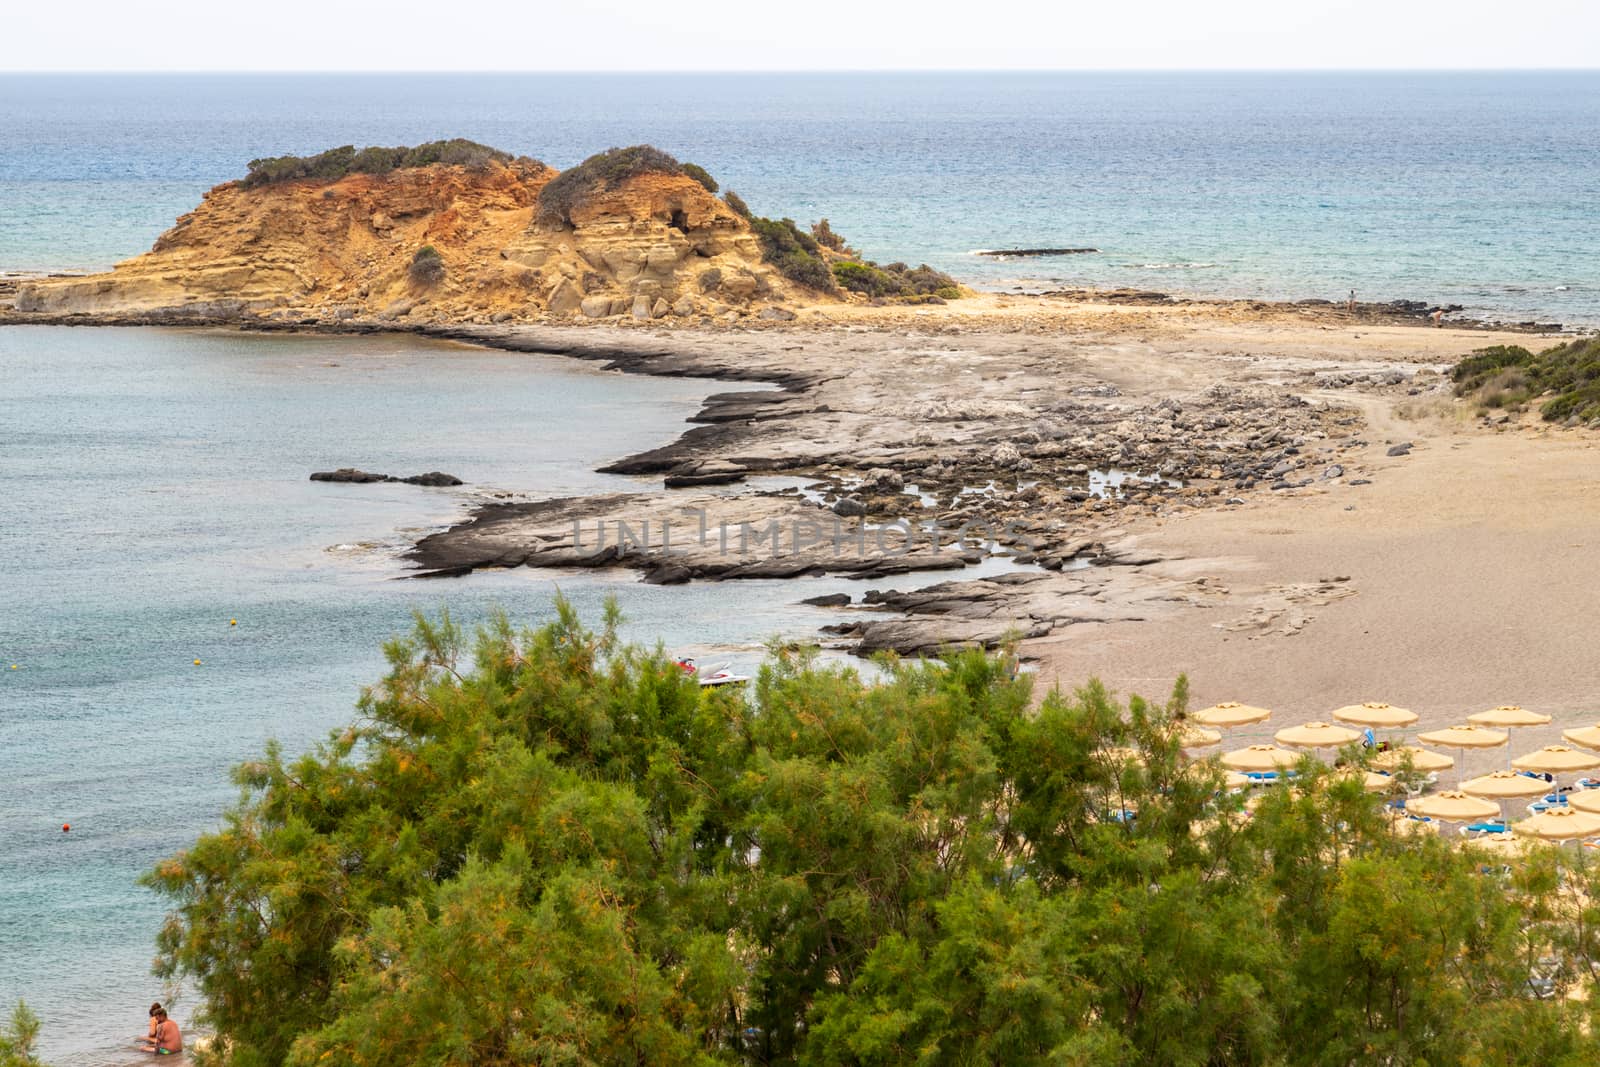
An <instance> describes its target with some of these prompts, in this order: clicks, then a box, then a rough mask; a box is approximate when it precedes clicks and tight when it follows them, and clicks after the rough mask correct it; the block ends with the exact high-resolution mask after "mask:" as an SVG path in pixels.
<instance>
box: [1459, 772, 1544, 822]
mask: <svg viewBox="0 0 1600 1067" xmlns="http://www.w3.org/2000/svg"><path fill="white" fill-rule="evenodd" d="M1460 788H1461V791H1462V792H1463V793H1465V794H1467V795H1468V796H1473V797H1482V798H1483V799H1484V800H1492V801H1494V802H1495V803H1497V804H1499V805H1500V821H1501V822H1504V821H1505V817H1506V806H1505V802H1506V801H1508V800H1515V799H1517V798H1518V797H1536V796H1544V794H1546V793H1548V792H1549V791H1550V783H1549V782H1546V781H1544V780H1543V779H1540V778H1530V777H1528V776H1527V775H1526V774H1518V773H1517V772H1515V771H1495V772H1493V773H1492V774H1484V775H1480V776H1478V777H1477V778H1473V779H1471V780H1469V781H1466V782H1462V783H1461V787H1460Z"/></svg>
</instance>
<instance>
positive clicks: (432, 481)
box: [311, 467, 465, 487]
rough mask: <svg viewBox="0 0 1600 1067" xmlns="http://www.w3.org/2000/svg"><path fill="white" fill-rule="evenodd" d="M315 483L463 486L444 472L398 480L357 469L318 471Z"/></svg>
mask: <svg viewBox="0 0 1600 1067" xmlns="http://www.w3.org/2000/svg"><path fill="white" fill-rule="evenodd" d="M311 480H312V481H314V482H353V483H359V484H365V483H368V482H405V483H406V484H407V485H426V486H435V487H448V486H455V485H463V484H465V483H463V482H462V481H461V479H460V478H457V477H456V476H455V475H453V474H446V473H444V472H443V471H429V472H428V473H426V474H413V475H412V476H411V477H409V478H396V477H395V476H394V475H392V474H374V473H373V472H371V471H364V470H358V469H357V468H355V467H340V468H339V469H338V470H336V471H317V472H316V473H314V474H312V475H311Z"/></svg>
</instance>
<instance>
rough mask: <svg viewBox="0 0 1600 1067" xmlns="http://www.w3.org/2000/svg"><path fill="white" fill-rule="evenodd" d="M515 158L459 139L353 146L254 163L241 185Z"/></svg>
mask: <svg viewBox="0 0 1600 1067" xmlns="http://www.w3.org/2000/svg"><path fill="white" fill-rule="evenodd" d="M512 158H513V157H512V155H511V153H509V152H502V151H500V150H499V149H498V148H490V147H489V146H488V145H481V144H478V143H477V142H475V141H467V140H463V139H462V138H459V137H457V138H453V139H451V140H448V141H429V142H427V143H426V144H419V145H417V146H416V147H415V148H405V147H400V148H380V147H376V146H374V147H370V148H363V149H361V150H360V151H357V150H356V148H355V146H354V145H342V146H340V147H339V148H330V149H328V150H327V151H326V152H319V153H317V154H316V155H314V156H272V157H269V158H266V159H252V160H251V161H250V170H249V173H248V174H246V175H245V177H244V178H242V179H241V180H240V182H239V184H240V185H242V186H244V187H245V188H246V189H254V188H257V187H258V186H262V185H271V184H274V183H276V182H287V181H296V180H298V179H301V178H311V179H315V180H317V181H337V180H338V179H340V178H343V177H345V176H346V175H348V174H388V173H389V172H391V171H395V170H401V169H404V168H409V167H429V166H432V165H434V164H435V163H444V164H450V165H455V166H463V167H481V166H485V165H487V164H488V163H491V162H499V163H510V162H511V161H512Z"/></svg>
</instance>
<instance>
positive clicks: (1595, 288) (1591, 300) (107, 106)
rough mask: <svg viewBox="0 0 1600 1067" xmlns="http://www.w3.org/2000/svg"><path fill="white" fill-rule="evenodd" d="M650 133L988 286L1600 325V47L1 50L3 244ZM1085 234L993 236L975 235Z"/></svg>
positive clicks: (19, 261) (60, 243) (737, 180)
mask: <svg viewBox="0 0 1600 1067" xmlns="http://www.w3.org/2000/svg"><path fill="white" fill-rule="evenodd" d="M451 136H463V137H469V138H472V139H474V140H478V141H482V142H485V143H487V144H492V145H495V146H497V147H500V148H504V149H506V150H508V151H513V152H517V153H521V154H527V155H531V156H535V157H538V158H540V159H543V160H545V161H546V162H548V163H550V164H552V165H553V166H557V167H566V166H569V165H571V164H573V163H576V162H578V161H579V160H581V159H583V158H584V157H585V156H587V155H589V154H590V153H592V152H595V151H599V150H601V149H603V148H606V147H609V146H612V145H625V144H635V143H639V142H650V143H653V144H656V145H658V146H659V147H661V148H664V149H666V150H667V151H669V152H672V153H673V154H675V155H677V156H678V157H679V158H681V159H686V160H692V161H694V162H697V163H700V164H701V165H703V166H705V167H707V168H708V169H709V170H710V171H711V172H712V174H714V175H715V176H716V177H717V178H718V179H720V180H721V181H722V182H723V184H724V185H725V186H727V187H731V188H733V189H735V190H737V191H738V192H739V193H740V194H741V195H742V196H743V197H744V198H745V199H746V200H747V201H748V202H749V203H750V204H751V206H752V207H754V208H755V209H756V210H757V211H759V212H761V213H762V214H767V215H771V216H773V217H778V216H783V215H787V216H791V217H793V218H795V219H797V220H801V221H811V220H814V219H817V218H820V217H823V216H826V217H827V218H829V219H830V220H831V221H832V224H833V226H834V229H836V230H837V231H839V232H840V233H842V234H844V235H845V236H846V237H847V238H849V239H850V240H851V241H852V242H853V243H854V244H855V245H856V246H857V247H859V248H860V249H862V250H863V252H864V253H866V254H867V255H870V256H872V257H873V258H876V259H879V260H880V261H884V262H888V261H892V260H897V259H899V260H905V261H908V262H912V263H916V262H924V261H925V262H928V263H931V264H932V265H934V266H936V267H939V268H941V269H943V270H947V271H949V272H951V273H952V274H955V275H956V276H958V277H960V278H962V279H964V280H966V281H968V282H971V283H973V284H976V285H980V286H984V287H990V288H997V289H1010V288H1013V287H1015V286H1023V287H1026V288H1033V289H1037V288H1046V287H1059V286H1134V287H1138V288H1144V289H1158V290H1163V291H1168V292H1177V293H1188V294H1201V295H1228V296H1259V297H1266V298H1273V299H1301V298H1324V299H1337V300H1343V299H1344V298H1345V296H1346V295H1347V294H1348V292H1349V291H1350V290H1351V289H1355V290H1356V291H1357V294H1358V295H1359V296H1360V297H1361V298H1362V299H1370V300H1386V299H1393V298H1406V299H1415V300H1426V301H1430V302H1444V303H1453V304H1461V305H1464V306H1465V307H1466V308H1467V309H1468V310H1469V313H1470V314H1473V315H1477V316H1481V317H1489V318H1499V319H1509V320H1519V321H1520V320H1525V319H1540V320H1545V321H1561V322H1567V323H1585V324H1591V325H1594V324H1600V300H1597V298H1600V268H1597V267H1596V265H1595V251H1596V249H1597V248H1600V208H1597V207H1596V205H1597V204H1600V72H1572V73H1559V72H1558V73H1381V74H1374V73H1347V74H1339V73H1307V74H1272V73H1199V74H1195V73H1186V74H1151V73H1125V74H1116V73H1085V74H1060V73H1056V74H1027V73H1015V74H871V73H863V74H813V75H807V74H782V75H765V74H716V75H609V74H607V75H601V74H596V75H569V74H563V75H548V76H541V75H408V74H395V75H378V76H374V75H349V76H338V75H306V76H269V75H250V76H219V75H190V76H164V75H161V76H157V75H149V76H138V75H116V76H109V75H108V76H75V75H61V76H33V75H28V76H21V75H11V76H7V75H0V146H3V148H0V271H19V270H39V269H45V270H78V269H92V268H103V267H105V266H108V265H109V264H111V263H113V262H115V261H116V260H119V259H122V258H125V257H127V256H131V255H134V254H136V253H138V252H141V251H144V250H145V249H147V248H148V247H149V246H150V244H151V242H152V241H153V240H154V239H155V237H156V235H157V234H159V233H160V232H161V231H162V230H164V229H165V228H167V227H168V226H169V225H171V223H172V220H173V219H174V218H176V217H177V216H178V215H179V214H180V213H182V212H184V211H187V210H188V209H189V208H190V207H192V206H193V205H194V204H195V202H196V201H197V200H198V198H199V196H200V194H201V193H202V192H203V191H204V190H205V189H207V188H209V187H210V186H212V185H214V184H216V183H218V182H221V181H225V180H228V179H230V178H236V177H239V176H241V175H242V174H243V173H244V170H245V164H246V162H247V161H248V160H250V159H253V158H256V157H258V156H269V155H280V154H283V153H308V152H315V151H319V150H321V149H324V148H328V147H331V146H334V145H340V144H351V143H353V144H356V145H364V144H369V143H371V144H412V143H416V142H418V141H422V140H429V139H433V138H440V137H451ZM1042 246H1048V247H1093V248H1098V249H1100V252H1098V253H1096V254H1093V255H1085V256H1074V257H1064V258H1059V259H1052V260H1022V261H1009V262H999V263H995V262H986V261H984V260H982V259H980V258H978V257H975V256H973V255H972V254H971V253H972V252H973V251H974V250H978V249H1003V248H1016V247H1042Z"/></svg>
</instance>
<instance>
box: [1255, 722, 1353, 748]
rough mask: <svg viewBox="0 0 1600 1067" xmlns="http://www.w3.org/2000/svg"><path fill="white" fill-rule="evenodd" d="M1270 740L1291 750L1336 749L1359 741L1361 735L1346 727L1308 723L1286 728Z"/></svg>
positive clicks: (1323, 723)
mask: <svg viewBox="0 0 1600 1067" xmlns="http://www.w3.org/2000/svg"><path fill="white" fill-rule="evenodd" d="M1272 739H1273V740H1274V741H1276V742H1278V744H1280V745H1288V746H1290V747H1291V748H1338V747H1340V746H1341V745H1348V744H1351V743H1352V742H1354V741H1358V740H1360V739H1361V734H1360V733H1359V732H1358V731H1355V730H1352V729H1350V728H1349V727H1347V726H1331V725H1329V724H1328V723H1325V722H1308V723H1305V724H1304V725H1301V726H1286V727H1284V728H1283V729H1282V730H1279V731H1278V732H1277V733H1275V734H1273V735H1272Z"/></svg>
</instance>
